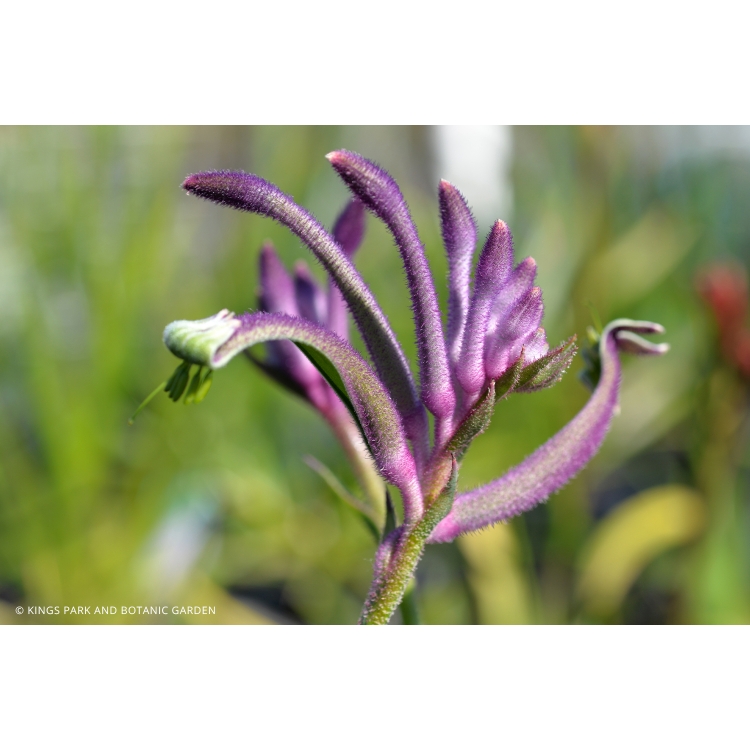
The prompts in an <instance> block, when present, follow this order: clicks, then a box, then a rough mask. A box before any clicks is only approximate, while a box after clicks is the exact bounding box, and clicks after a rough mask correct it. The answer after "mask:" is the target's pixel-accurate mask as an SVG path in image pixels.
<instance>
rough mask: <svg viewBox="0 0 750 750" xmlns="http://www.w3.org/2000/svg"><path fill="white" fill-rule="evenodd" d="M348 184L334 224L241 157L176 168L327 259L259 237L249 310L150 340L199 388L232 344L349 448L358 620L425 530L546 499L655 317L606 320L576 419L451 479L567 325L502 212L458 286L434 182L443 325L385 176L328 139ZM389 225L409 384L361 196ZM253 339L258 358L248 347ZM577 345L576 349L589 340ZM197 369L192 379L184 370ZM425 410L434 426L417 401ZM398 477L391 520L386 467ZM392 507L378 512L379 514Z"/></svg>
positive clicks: (392, 589) (391, 583)
mask: <svg viewBox="0 0 750 750" xmlns="http://www.w3.org/2000/svg"><path fill="white" fill-rule="evenodd" d="M328 159H329V161H330V162H331V164H332V165H333V167H334V169H335V170H336V172H337V173H338V174H339V175H340V176H341V177H342V178H343V179H344V181H345V182H346V184H347V185H348V186H349V187H350V189H351V190H352V192H353V193H354V199H353V200H352V201H351V202H350V203H349V204H348V206H347V207H346V208H345V210H344V211H343V213H342V214H341V216H340V217H339V219H338V221H337V222H336V224H335V227H334V229H333V232H332V234H329V233H328V232H326V230H325V229H323V227H322V226H321V225H320V224H319V223H318V222H317V220H316V219H314V218H313V217H312V216H311V215H310V214H309V213H307V212H306V211H305V210H304V209H302V208H300V207H299V206H297V204H295V203H294V201H293V200H292V199H291V198H290V197H289V196H288V195H286V194H284V193H283V192H281V190H279V189H278V188H277V187H275V186H274V185H271V184H270V183H268V182H266V181H265V180H263V179H261V178H260V177H256V176H255V175H249V174H245V173H243V172H205V173H200V174H195V175H191V176H190V177H188V178H187V179H186V180H185V183H184V185H183V187H184V188H185V190H186V191H187V192H188V193H191V194H193V195H198V196H200V197H202V198H205V199H207V200H210V201H213V202H215V203H219V204H223V205H228V206H231V207H233V208H238V209H241V210H244V211H250V212H253V213H258V214H261V215H263V216H267V217H271V218H273V219H276V220H277V221H279V222H281V223H282V224H285V225H286V226H287V227H289V228H290V229H291V230H292V231H293V232H294V233H295V234H296V235H297V236H298V237H299V238H300V239H301V240H302V241H303V242H304V243H305V244H306V245H307V246H308V247H309V248H310V250H311V251H312V252H313V254H314V256H315V257H316V258H317V259H318V260H319V261H320V262H321V264H322V265H323V267H324V269H325V270H326V271H327V272H328V274H329V281H328V289H327V290H324V289H323V288H321V287H320V286H319V285H318V283H317V281H316V280H315V278H314V277H313V275H312V273H311V272H310V270H309V269H308V267H307V266H306V265H304V264H299V263H298V264H297V266H296V267H295V269H294V272H293V274H290V273H289V272H288V271H287V270H286V269H285V268H284V266H283V264H282V263H281V261H280V259H279V258H278V256H277V255H276V252H275V250H274V249H273V247H271V246H270V245H268V244H267V245H265V246H264V247H263V249H262V250H261V253H260V291H259V295H258V308H259V312H251V313H246V314H243V315H239V316H236V315H234V314H232V313H230V312H229V311H227V310H223V311H221V312H220V313H218V314H217V315H215V316H213V317H212V318H206V319H204V320H199V321H176V322H174V323H171V324H170V325H169V326H167V328H166V330H165V332H164V341H165V343H166V345H167V347H168V348H169V349H170V350H171V351H172V352H173V353H174V354H175V355H176V356H177V357H179V358H180V359H181V360H182V363H181V364H180V365H179V366H178V368H177V370H176V371H175V373H174V375H173V376H172V378H170V380H168V381H167V382H166V383H165V384H164V387H165V390H166V391H167V392H168V394H169V395H170V397H171V398H172V399H173V400H178V399H179V398H181V397H182V394H183V392H184V393H185V399H186V401H187V402H192V401H196V402H197V401H200V400H201V399H202V398H203V397H204V396H205V393H206V391H207V388H208V385H207V384H210V381H211V376H212V374H213V371H214V370H216V369H220V368H222V367H224V366H225V365H226V364H228V362H229V361H230V360H231V359H233V358H234V357H235V356H236V355H238V354H240V353H245V354H246V355H247V356H248V357H249V358H250V359H251V360H252V361H253V362H254V363H255V364H256V365H257V366H258V367H260V368H261V369H262V370H263V371H264V372H265V373H267V374H268V375H269V376H271V377H273V378H274V379H275V380H277V382H279V383H281V384H282V385H284V386H285V387H287V388H288V389H290V390H292V391H293V392H295V393H296V394H298V395H299V396H301V397H302V398H304V399H305V400H306V401H308V402H309V403H310V404H311V405H312V406H313V407H314V408H315V409H317V410H318V411H319V412H320V413H321V415H322V416H323V417H324V418H325V419H326V420H327V421H328V423H329V425H330V426H331V428H332V429H333V431H334V433H335V434H336V436H337V437H338V438H339V440H340V441H341V443H342V446H343V447H344V449H345V451H346V453H347V456H348V457H349V459H350V461H351V462H352V464H353V466H354V469H355V472H356V474H357V479H358V480H359V483H360V485H361V490H362V492H363V493H364V495H365V501H361V500H360V499H353V500H352V504H353V505H354V506H355V507H357V508H358V509H359V510H361V511H362V512H363V513H364V514H365V515H366V516H367V518H368V519H369V522H370V523H371V524H372V525H373V526H374V527H375V528H376V532H377V536H378V547H377V550H376V551H375V554H374V561H375V565H374V578H373V582H372V585H371V588H370V591H369V594H368V595H367V598H366V601H365V605H364V608H363V611H362V616H361V619H360V622H361V623H365V624H382V623H386V622H388V620H389V619H390V617H391V616H392V614H393V612H394V611H395V609H396V608H397V607H398V606H399V604H400V602H401V601H402V599H403V597H404V595H405V592H406V591H407V588H408V587H409V585H410V582H411V581H412V580H413V575H414V570H415V569H416V566H417V564H418V562H419V559H420V557H421V555H422V553H423V550H424V547H425V545H426V544H427V543H438V542H448V541H451V540H453V539H455V538H456V537H457V536H458V535H459V534H462V533H466V532H470V531H475V530H477V529H481V528H484V527H486V526H489V525H491V524H494V523H498V522H500V521H504V520H506V519H508V518H511V517H513V516H515V515H518V514H520V513H523V512H525V511H527V510H529V509H531V508H533V507H534V506H535V505H537V504H538V503H541V502H543V501H545V500H546V499H547V498H548V497H549V496H550V495H552V494H554V493H555V492H556V491H557V490H559V489H560V488H561V487H562V486H563V485H565V484H566V483H567V482H569V481H570V480H571V479H572V478H573V477H574V476H575V475H576V474H577V473H578V472H579V471H580V470H581V469H582V468H583V467H584V466H585V465H586V463H588V461H589V460H590V459H591V458H592V457H593V456H594V454H595V453H596V452H597V450H598V449H599V447H600V445H601V444H602V441H603V440H604V437H605V435H606V433H607V430H608V429H609V426H610V423H611V421H612V417H613V415H614V414H615V413H616V410H617V408H618V407H617V403H618V393H619V387H620V379H621V368H620V360H619V354H620V353H621V352H628V353H631V354H650V355H654V354H663V353H664V352H666V351H667V349H668V346H667V345H666V344H652V343H649V342H647V341H646V340H645V339H643V338H642V337H641V335H640V334H654V333H662V332H663V329H662V328H661V326H659V325H658V324H656V323H648V322H636V321H631V320H624V319H621V320H616V321H613V322H612V323H610V324H609V325H608V326H607V327H606V328H605V329H604V331H603V332H602V334H601V336H600V337H599V339H598V344H597V351H596V354H595V355H591V356H590V357H589V359H590V360H591V361H592V362H594V363H595V364H596V367H595V372H594V373H593V374H589V380H590V382H591V384H592V386H595V389H594V392H593V394H592V396H591V398H590V400H589V401H588V403H587V404H586V405H585V406H584V408H583V409H582V410H581V411H580V412H579V414H578V415H577V416H576V417H574V419H573V420H572V421H571V422H570V423H569V424H568V425H566V426H565V427H563V428H562V429H561V430H560V431H559V432H558V433H557V434H556V435H555V436H553V437H552V438H550V439H549V440H548V441H547V442H546V443H545V444H544V445H542V446H541V447H540V448H538V449H537V450H536V451H535V452H534V453H532V454H531V455H530V456H529V457H528V458H527V459H526V460H524V461H523V462H521V463H520V464H519V465H518V466H516V467H515V468H513V469H511V470H510V471H509V472H507V473H506V474H505V475H504V476H502V477H499V478H498V479H496V480H494V481H493V482H490V483H489V484H487V485H485V486H483V487H479V488H477V489H474V490H469V491H464V492H462V493H459V494H457V486H458V482H459V473H460V467H461V460H462V458H463V456H464V455H465V454H466V451H467V450H468V449H469V447H470V445H471V442H472V441H473V440H474V438H476V437H477V436H478V435H479V434H481V433H482V432H483V431H484V430H485V429H486V428H487V426H488V425H489V423H490V420H491V419H492V416H493V413H494V410H495V408H496V404H497V402H499V401H501V400H502V399H504V398H507V397H508V396H509V395H511V394H512V393H531V392H533V391H537V390H540V389H542V388H547V387H550V386H552V385H554V384H555V383H557V382H558V381H559V380H560V378H561V377H562V376H563V374H564V373H565V371H566V370H567V368H568V367H569V366H570V364H571V362H572V359H573V357H574V355H575V352H576V347H575V344H574V340H575V337H572V338H570V339H569V340H568V341H565V342H563V343H562V344H560V345H559V346H557V347H555V348H554V349H550V347H549V344H548V343H547V337H546V333H545V330H544V328H543V327H541V322H542V318H543V315H544V304H543V300H542V293H541V290H540V289H539V288H538V287H535V286H534V279H535V277H536V263H535V262H534V260H533V258H526V259H524V260H522V261H521V262H520V263H518V264H517V265H516V266H515V267H514V265H513V263H514V258H513V242H512V237H511V233H510V230H509V228H508V227H507V225H506V224H505V223H504V222H502V221H498V222H496V223H495V225H494V226H493V227H492V229H491V231H490V233H489V236H488V238H487V241H486V243H485V245H484V248H483V250H482V252H481V254H480V256H479V259H478V262H477V266H476V270H475V274H474V281H473V288H472V279H471V263H472V258H473V254H474V250H475V246H476V239H477V230H476V226H475V223H474V219H473V217H472V215H471V211H470V209H469V207H468V205H467V204H466V201H465V200H464V198H463V196H461V194H460V193H459V191H458V190H457V189H456V188H455V187H453V186H452V185H450V184H449V183H447V182H445V181H442V182H441V183H440V186H439V189H438V195H439V203H440V220H441V228H442V236H443V242H444V245H445V251H446V253H447V256H448V267H449V274H448V315H447V327H446V330H445V331H444V330H443V326H442V322H441V316H440V311H439V309H438V306H437V295H436V292H435V286H434V281H433V278H432V275H431V274H430V270H429V266H428V263H427V258H426V256H425V252H424V248H423V246H422V244H421V241H420V240H419V236H418V234H417V231H416V228H415V227H414V223H413V221H412V219H411V214H410V212H409V209H408V207H407V205H406V201H405V200H404V197H403V195H402V193H401V190H400V189H399V187H398V185H397V184H396V182H395V181H394V180H393V178H392V177H391V176H390V175H389V174H388V173H387V172H385V171H384V170H383V169H381V168H380V167H378V166H376V165H375V164H373V163H372V162H370V161H368V160H367V159H365V158H363V157H362V156H359V155H358V154H354V153H352V152H349V151H336V152H333V153H332V154H329V155H328ZM365 208H367V209H369V210H370V211H372V212H373V213H374V214H375V215H376V216H377V217H378V218H379V219H381V220H382V221H383V222H384V223H385V224H386V225H387V227H388V228H389V229H390V231H391V233H392V235H393V238H394V240H395V243H396V247H397V249H398V251H399V253H400V255H401V258H402V261H403V264H404V269H405V272H406V280H407V285H408V288H409V292H410V294H411V299H412V311H413V314H414V323H415V328H416V340H417V350H418V360H419V362H418V364H419V375H420V387H419V389H417V388H416V386H415V383H414V381H413V378H412V375H411V371H410V367H409V364H408V363H407V362H406V359H405V358H404V356H403V353H402V349H401V346H400V344H399V342H398V341H397V340H396V337H395V336H394V334H393V332H392V330H391V328H390V326H389V324H388V321H387V319H386V318H385V315H384V314H383V313H382V311H381V309H380V307H379V305H378V304H377V301H376V300H375V298H374V296H373V294H372V292H371V291H370V289H369V288H368V287H367V285H366V284H365V283H364V281H363V280H362V278H361V276H360V275H359V273H358V272H357V271H356V269H355V267H354V265H353V263H352V259H353V257H354V253H355V251H356V250H357V248H358V247H359V244H360V242H361V240H362V236H363V232H364V210H365ZM348 313H350V314H351V316H352V319H353V321H354V323H355V324H356V325H357V327H358V329H359V331H360V334H361V335H362V339H363V341H364V342H365V345H366V347H367V351H368V354H369V357H370V363H368V362H367V361H366V360H365V359H364V358H363V356H362V355H361V354H359V353H358V352H356V351H355V350H354V349H353V348H352V347H351V345H350V344H349V343H348V331H347V314H348ZM261 343H263V344H265V345H266V356H265V358H260V357H258V356H257V354H256V353H254V352H253V351H251V348H252V347H254V346H255V345H256V344H261ZM587 356H588V355H587ZM194 366H197V367H198V372H197V373H196V374H195V375H194V376H193V378H192V380H190V370H191V368H192V367H194ZM425 409H427V410H429V411H430V412H431V413H432V414H433V415H434V416H435V420H434V428H433V434H432V436H430V435H429V434H428V430H427V424H428V423H427V420H426V411H425ZM384 482H385V483H388V484H391V485H392V486H394V487H395V488H397V489H398V490H399V493H400V497H401V508H402V514H401V522H400V523H399V522H398V521H397V520H394V518H393V513H392V512H390V510H389V508H390V507H391V506H390V503H387V502H386V492H385V487H384V484H383V483H384ZM389 519H390V520H389Z"/></svg>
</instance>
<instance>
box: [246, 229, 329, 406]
mask: <svg viewBox="0 0 750 750" xmlns="http://www.w3.org/2000/svg"><path fill="white" fill-rule="evenodd" d="M258 263H259V266H260V274H259V275H260V294H259V299H258V302H259V307H260V308H261V310H264V311H266V312H269V313H284V314H286V315H293V316H299V312H300V311H299V308H298V306H297V301H296V298H295V290H294V282H293V281H292V278H291V276H290V275H289V274H288V273H287V270H286V268H284V264H283V263H282V262H281V259H280V258H279V256H278V255H277V254H276V251H275V250H274V247H273V245H272V244H271V243H270V242H267V243H266V244H264V245H263V248H262V250H261V251H260V255H259V256H258ZM266 351H267V361H266V364H267V365H268V366H269V367H270V368H271V370H272V371H280V373H285V374H286V376H287V378H288V379H289V380H290V381H292V382H293V383H296V385H297V388H296V389H295V390H297V391H298V392H302V393H303V394H304V395H305V396H306V397H307V398H308V400H310V401H311V402H312V403H313V404H314V405H315V406H316V407H318V408H321V407H322V406H323V405H324V404H325V400H324V393H325V388H324V386H326V385H327V384H326V383H325V381H324V380H323V377H322V376H321V374H320V373H319V372H318V371H317V370H316V369H315V366H314V365H313V364H312V363H311V362H310V361H309V360H308V359H307V357H305V355H304V354H303V353H302V352H301V351H300V350H299V349H297V347H296V346H295V345H294V344H292V343H290V342H289V341H271V342H269V343H268V345H267V347H266Z"/></svg>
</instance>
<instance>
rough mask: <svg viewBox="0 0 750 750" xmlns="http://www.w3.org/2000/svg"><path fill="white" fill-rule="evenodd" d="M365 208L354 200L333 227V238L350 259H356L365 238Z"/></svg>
mask: <svg viewBox="0 0 750 750" xmlns="http://www.w3.org/2000/svg"><path fill="white" fill-rule="evenodd" d="M366 213H367V212H366V211H365V207H364V205H363V203H362V201H360V200H358V199H357V198H352V200H350V201H349V203H347V204H346V208H344V210H343V211H342V212H341V213H340V214H339V217H338V219H336V223H335V224H334V225H333V238H334V239H335V240H336V242H338V243H339V245H341V249H342V250H343V251H344V252H345V253H346V255H347V257H348V258H352V257H354V253H356V252H357V250H358V249H359V246H360V245H361V244H362V239H363V238H364V236H365V215H366Z"/></svg>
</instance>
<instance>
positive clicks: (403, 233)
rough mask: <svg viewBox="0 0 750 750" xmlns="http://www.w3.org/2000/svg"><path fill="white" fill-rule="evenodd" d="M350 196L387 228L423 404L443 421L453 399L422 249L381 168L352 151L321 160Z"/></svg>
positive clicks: (397, 193)
mask: <svg viewBox="0 0 750 750" xmlns="http://www.w3.org/2000/svg"><path fill="white" fill-rule="evenodd" d="M326 158H327V159H328V160H329V161H330V162H331V164H332V165H333V168H334V169H335V170H336V171H337V172H338V173H339V175H340V176H341V178H342V179H343V180H344V182H346V184H347V185H348V186H349V188H350V189H351V190H352V192H353V193H354V194H355V195H356V196H357V197H358V198H359V199H360V200H361V201H362V202H363V203H364V204H365V206H367V208H369V209H370V210H371V211H373V212H374V213H375V214H376V215H377V216H378V217H379V218H380V219H381V220H382V221H384V222H385V223H386V225H387V226H388V228H389V229H390V230H391V233H392V234H393V238H394V239H395V241H396V245H397V247H398V249H399V252H400V253H401V258H402V260H403V262H404V269H405V270H406V280H407V283H408V285H409V293H410V294H411V301H412V310H413V313H414V323H415V326H416V331H417V353H418V357H419V372H420V379H421V394H422V401H423V402H424V404H425V406H426V407H427V408H428V409H429V410H430V411H431V412H432V413H433V414H434V415H435V416H438V417H448V416H450V415H451V414H452V412H453V407H454V406H455V395H454V393H453V384H452V382H451V376H450V370H449V368H448V357H447V354H446V350H445V340H444V338H443V327H442V322H441V319H440V308H439V307H438V302H437V295H436V293H435V285H434V284H433V281H432V275H431V274H430V267H429V265H428V263H427V258H426V257H425V254H424V248H423V247H422V243H421V241H420V239H419V235H418V234H417V230H416V227H415V226H414V222H413V221H412V218H411V215H410V214H409V209H408V207H407V205H406V201H405V200H404V196H403V195H402V194H401V190H400V189H399V187H398V185H397V184H396V182H395V180H394V179H393V178H392V177H391V176H390V175H389V174H388V173H387V172H386V171H385V170H383V169H381V168H380V167H378V166H377V165H375V164H373V163H372V162H371V161H368V160H367V159H365V158H364V157H362V156H360V155H359V154H355V153H352V152H351V151H334V152H332V153H330V154H328V155H327V156H326Z"/></svg>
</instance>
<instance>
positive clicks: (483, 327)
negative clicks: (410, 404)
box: [456, 221, 513, 395]
mask: <svg viewBox="0 0 750 750" xmlns="http://www.w3.org/2000/svg"><path fill="white" fill-rule="evenodd" d="M512 267H513V238H512V236H511V234H510V230H509V229H508V226H507V224H506V223H505V222H504V221H497V222H495V225H494V226H493V227H492V231H491V232H490V234H489V237H487V242H486V243H485V245H484V249H483V250H482V254H481V255H480V256H479V263H478V264H477V272H476V279H475V281H474V294H473V295H472V298H471V305H470V306H469V316H468V318H467V320H466V328H465V329H464V336H463V342H462V345H461V360H460V365H459V367H458V370H457V372H456V376H457V378H458V381H459V383H461V387H462V388H463V389H464V390H465V391H466V393H468V394H470V395H473V394H477V393H479V392H480V391H481V390H482V388H483V387H484V385H485V382H486V378H485V368H484V346H485V336H486V333H487V324H488V322H489V317H490V310H491V308H492V303H493V301H494V299H495V297H496V296H497V294H498V292H499V291H500V290H501V289H502V288H503V286H504V285H505V283H506V282H507V281H508V277H509V276H510V272H511V269H512Z"/></svg>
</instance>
